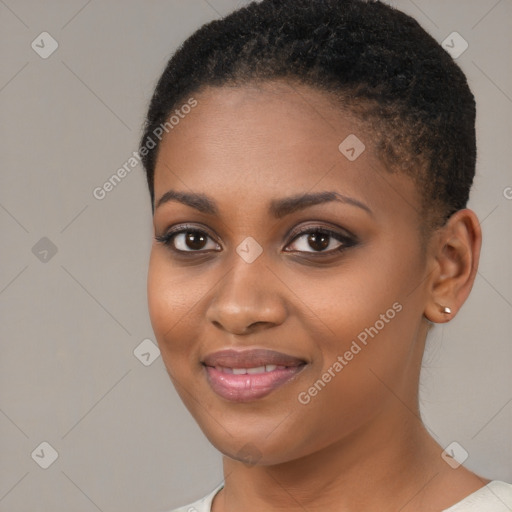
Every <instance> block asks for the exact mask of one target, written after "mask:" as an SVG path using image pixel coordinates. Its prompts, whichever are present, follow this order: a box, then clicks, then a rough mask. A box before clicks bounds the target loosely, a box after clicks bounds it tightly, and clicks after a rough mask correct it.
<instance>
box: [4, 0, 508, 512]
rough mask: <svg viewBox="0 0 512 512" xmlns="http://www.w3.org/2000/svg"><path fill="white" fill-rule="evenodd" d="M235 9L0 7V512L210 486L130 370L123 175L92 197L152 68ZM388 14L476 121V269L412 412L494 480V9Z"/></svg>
mask: <svg viewBox="0 0 512 512" xmlns="http://www.w3.org/2000/svg"><path fill="white" fill-rule="evenodd" d="M241 4H242V3H241V2H238V3H237V2H235V1H234V0H208V1H207V0H187V1H177V0H174V1H172V0H166V1H161V0H152V1H147V2H142V1H141V0H138V1H137V0H129V1H123V2H121V1H120V0H117V1H115V0H105V1H100V0H92V1H88V2H87V1H86V0H73V1H70V0H68V1H63V0H60V1H57V0H53V1H45V2H40V1H35V0H0V20H1V21H0V43H1V46H0V47H1V48H2V50H1V52H2V63H3V65H2V66H1V67H0V115H1V119H2V124H1V132H0V140H1V141H2V151H1V161H2V164H1V186H0V226H1V229H2V260H1V268H0V308H1V314H2V320H1V322H0V333H1V359H0V439H1V441H0V443H1V451H0V454H1V455H0V511H2V512H7V511H8V512H17V511H33V512H35V511H50V510H51V511H53V512H59V511H69V510H73V511H75V512H80V511H84V512H94V511H98V510H100V511H104V512H107V511H121V510H122V511H124V512H132V511H133V512H135V511H138V512H141V511H155V512H160V511H162V510H165V509H169V508H172V507H174V506H177V505H178V504H183V503H188V502H189V501H192V500H194V499H196V498H198V497H200V496H202V495H204V494H205V493H206V492H208V491H210V490H211V489H212V488H213V487H214V486H216V485H217V484H218V483H219V482H220V481H221V479H222V468H221V457H220V455H219V454H218V453H217V452H216V450H215V449H214V448H213V447H211V446H210V445H209V443H208V441H207V440H206V439H205V438H204V436H203V435H202V433H201V432H200V430H199V428H198V427H197V426H196V425H195V423H194V421H193V420H192V419H191V417H190V416H189V414H188V412H187V411H186V410H185V408H184V406H183V405H182V404H181V402H180V400H179V398H178V397H177V394H176V393H175V391H174V389H173V388H172V385H171V382H170V380H169V378H168V376H167V374H166V372H165V370H164V366H163V363H162V359H161V357H158V358H156V359H155V360H154V361H153V362H152V364H150V365H147V366H146V365H144V364H143V363H142V362H141V361H140V360H139V359H138V358H137V357H136V356H135V355H134V350H135V349H136V347H137V346H138V345H139V344H140V343H141V342H142V341H143V340H144V339H147V338H149V339H152V340H153V341H155V340H154V336H153V333H152V330H151V325H150V322H149V316H148V313H147V303H146V272H147V265H148V258H149V249H150V244H151V210H150V204H149V195H148V192H147V190H146V184H145V179H144V176H143V172H142V167H141V166H140V165H138V166H137V167H135V168H134V169H133V171H132V172H130V173H129V174H128V175H127V176H126V177H125V178H124V180H123V181H122V182H121V183H120V184H119V185H118V186H117V187H116V188H115V189H114V190H113V191H111V192H110V193H109V194H107V196H106V197H105V198H104V199H103V200H97V199H95V198H94V197H93V194H92V191H93V189H94V188H95V187H98V186H101V185H102V184H103V183H104V182H105V181H106V180H107V179H108V178H109V177H110V176H111V175H112V174H113V173H115V172H116V170H117V169H118V168H119V167H121V166H122V165H123V164H124V163H125V162H126V161H127V160H128V158H129V157H130V156H131V155H132V152H133V151H135V150H136V149H137V143H138V140H139V136H140V134H141V124H142V121H143V116H144V113H145V109H146V106H147V103H148V101H149V98H150V95H151V93H152V89H153V87H154V85H155V83H156V80H157V78H158V77H159V75H160V73H161V71H162V70H163V67H164V65H165V63H166V62H167V59H168V57H169V56H170V54H171V52H172V51H173V50H174V49H175V48H176V47H177V45H178V44H179V43H180V42H181V41H182V40H184V39H185V38H186V37H187V36H188V35H190V34H191V33H192V32H193V31H194V30H195V29H196V28H198V27H199V26H200V25H202V24H203V23H205V22H207V21H209V20H212V19H215V18H219V17H221V16H223V15H225V14H227V13H228V12H230V11H231V10H233V9H234V8H235V7H237V5H241ZM393 5H395V6H397V7H398V8H400V9H402V10H403V11H405V12H407V13H409V14H411V15H412V16H414V17H415V18H416V19H417V20H418V21H419V22H420V23H421V24H422V26H423V27H424V28H425V29H426V30H428V31H429V32H430V33H431V34H432V35H433V36H434V37H435V38H436V40H438V41H439V42H441V41H443V40H444V39H445V38H446V37H447V36H448V35H449V34H450V33H451V32H453V31H457V32H459V33H460V34H461V35H462V36H463V37H464V39H465V40H466V41H468V43H469V48H468V49H467V50H466V51H465V52H464V53H463V54H462V55H461V56H460V57H458V59H457V62H458V63H459V64H460V65H461V66H462V68H463V70H464V71H465V72H466V74H467V76H468V80H469V83H470V86H471V88H472V90H473V92H474V94H475V96H476V100H477V105H478V125H477V130H478V138H479V157H478V169H477V178H476V181H475V186H474V190H473V195H472V198H471V202H470V207H472V208H473V209H474V210H475V211H476V213H477V214H478V216H479V218H480V220H481V222H482V228H483V231H484V247H483V253H482V259H481V264H480V270H479V273H478V276H477V278H476V282H475V286H474V289H473V292H472V294H471V296H470V298H469V300H468V302H467V303H466V305H465V306H464V308H463V309H462V310H461V311H460V313H459V314H458V315H457V317H456V318H455V319H454V320H453V321H452V322H450V323H449V324H446V325H443V326H437V327H436V328H435V330H434V331H433V332H432V333H431V336H430V339H429V342H428V343H429V346H428V349H427V352H426V355H425V369H424V371H423V373H422V382H421V404H422V413H423V416H424V418H425V422H426V424H427V425H428V427H429V429H430V430H431V431H432V433H433V434H434V435H435V437H436V439H437V440H438V441H439V442H440V443H441V445H442V446H443V447H444V446H446V445H448V444H449V443H451V442H452V441H457V442H458V443H460V445H462V446H463V447H464V448H465V449H466V450H467V451H468V453H469V458H468V459H467V461H466V465H467V467H469V468H471V469H473V470H475V471H477V472H480V473H481V474H483V475H485V476H487V477H489V478H495V479H502V480H506V481H512V467H511V461H512V438H511V434H510V432H511V425H512V377H511V374H512V372H511V371H510V366H511V365H510V361H511V356H512V344H511V342H510V341H511V335H510V334H511V318H512V289H511V288H512V287H511V277H512V276H511V268H512V265H511V261H510V256H511V254H512V236H511V229H510V226H511V220H512V200H511V199H507V196H508V197H509V198H510V197H512V189H510V188H507V187H512V174H511V172H510V161H511V156H512V155H511V147H512V145H511V143H510V134H511V132H512V126H511V124H512V123H511V120H512V116H511V109H512V99H511V96H512V74H511V63H510V59H509V58H507V57H508V56H509V53H510V48H511V46H512V40H511V39H512V37H511V33H512V30H511V26H510V21H509V20H510V19H512V12H511V11H512V5H511V1H510V0H501V1H496V0H479V1H476V0H473V1H467V0H464V1H463V0H457V1H455V0H454V1H449V2H447V1H446V0H435V1H428V2H427V1H420V0H416V1H415V2H413V1H411V0H401V1H396V2H393ZM43 31H46V32H49V33H50V34H51V35H52V37H53V38H55V40H57V42H58V44H59V46H58V48H57V50H56V51H55V52H54V53H53V54H52V55H51V56H49V57H48V58H46V59H43V58H41V57H40V56H39V54H38V53H36V52H35V51H34V50H33V49H32V47H31V43H32V41H33V40H36V42H37V41H38V40H37V39H36V38H37V36H39V34H40V33H41V32H43ZM39 41H40V40H39ZM40 46H43V45H42V44H41V43H40ZM44 46H45V48H46V49H48V47H49V45H48V41H47V42H46V43H44ZM43 237H46V238H47V239H49V240H50V241H51V243H52V244H53V245H54V246H55V248H54V250H55V249H56V251H57V252H56V253H55V254H52V246H51V244H50V243H49V242H48V240H43V241H40V240H41V239H42V238H43ZM34 246H35V248H34ZM44 250H48V251H49V252H48V253H45V252H44ZM144 357H145V358H146V360H147V359H148V357H149V356H144ZM44 441H45V442H47V443H49V444H50V445H51V446H52V447H53V448H54V449H55V450H56V451H57V452H58V458H57V459H56V460H55V462H54V463H53V464H52V465H51V466H49V467H48V468H47V469H43V468H42V467H40V465H39V463H37V461H39V462H42V461H43V459H45V460H48V457H50V454H49V451H48V449H46V451H43V452H41V448H39V449H38V447H39V445H40V443H42V442H44ZM44 449H45V448H44V447H43V450H44ZM34 450H35V452H34ZM33 452H34V453H36V454H37V453H39V457H37V455H34V456H31V454H32V453H33Z"/></svg>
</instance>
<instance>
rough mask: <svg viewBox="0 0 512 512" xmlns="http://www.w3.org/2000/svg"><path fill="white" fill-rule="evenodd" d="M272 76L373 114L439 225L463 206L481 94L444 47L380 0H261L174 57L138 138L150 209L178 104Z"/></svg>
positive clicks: (383, 143) (372, 121)
mask: <svg viewBox="0 0 512 512" xmlns="http://www.w3.org/2000/svg"><path fill="white" fill-rule="evenodd" d="M275 79H284V80H286V81H289V82H290V83H292V82H294V83H300V84H304V85H309V86H312V87H314V88H316V89H317V90H321V91H325V92H328V93H330V95H331V96H332V97H333V98H336V100H337V103H338V104H339V105H340V108H341V109H346V110H347V109H348V111H349V112H351V113H353V114H355V115H356V116H357V118H358V119H359V120H361V121H362V122H363V123H366V126H367V127H368V129H369V130H371V131H370V132H368V133H371V134H372V141H373V144H374V147H375V149H376V151H377V154H378V155H379V158H381V160H382V161H383V162H384V163H385V164H386V167H387V169H388V170H389V171H390V172H395V171H398V172H404V173H406V174H408V175H410V176H412V177H413V179H414V180H415V182H416V183H417V185H418V187H419V190H420V193H421V194H422V203H423V204H422V208H423V210H422V213H423V212H425V213H426V214H430V213H432V214H433V215H426V216H427V217H428V218H430V219H431V222H429V224H430V225H436V226H437V225H439V223H440V222H441V223H442V222H444V221H445V220H446V219H447V218H448V217H450V216H451V215H452V214H453V213H454V212H455V211H457V210H459V209H462V208H465V207H466V204H467V201H468V199H469V191H470V188H471V185H472V182H473V178H474V174H475V162H476V136H475V115H476V108H475V100H474V97H473V94H472V93H471V90H470V89H469V86H468V83H467V80H466V76H465V75H464V73H463V72H462V70H461V69H460V67H459V66H458V65H457V64H456V63H455V62H454V60H453V58H452V57H451V56H450V55H449V54H448V53H447V52H446V51H445V50H444V49H443V48H442V46H441V45H440V44H439V43H438V42H437V41H436V40H435V39H434V38H433V37H432V36H430V35H429V34H428V33H427V32H426V31H425V30H424V29H423V28H422V27H421V26H420V25H419V24H418V22H417V21H416V20H414V19H413V18H411V17H410V16H408V15H406V14H405V13H403V12H401V11H399V10H397V9H395V8H394V7H392V6H390V5H387V4H385V3H383V2H381V1H378V0H262V1H261V2H251V3H250V4H248V5H247V6H245V7H242V8H240V9H237V10H235V11H233V12H232V13H230V14H229V15H227V16H225V17H224V18H221V19H218V20H213V21H211V22H209V23H206V24H205V25H203V26H202V27H200V28H199V29H198V30H197V31H196V32H194V33H193V34H192V35H191V36H190V37H188V39H186V40H185V41H184V42H183V43H182V44H181V45H180V46H179V48H178V49H177V50H176V52H175V53H174V55H172V57H171V58H170V60H169V62H168V63H167V66H166V68H165V70H164V72H163V74H162V75H161V77H160V79H159V81H158V83H157V85H156V88H155V91H154V94H153V97H152V99H151V102H150V105H149V109H148V113H147V117H146V120H145V124H144V134H143V136H142V138H141V141H140V150H141V152H142V153H141V154H142V157H141V160H142V162H143V165H144V169H145V172H146V177H147V182H148V186H149V191H150V195H151V204H152V208H153V212H154V207H155V205H154V200H155V198H154V171H155V163H156V160H157V155H158V148H159V144H158V142H159V141H158V142H156V143H155V141H154V139H155V136H154V133H155V129H157V128H158V127H159V126H162V125H163V124H164V123H166V121H167V119H168V116H169V115H170V114H171V113H172V111H173V109H175V108H176V107H177V106H178V105H179V104H180V102H183V101H184V100H185V98H187V97H190V95H191V94H192V93H198V92H199V91H200V90H201V89H203V88H205V87H209V86H210V87H222V86H227V85H230V86H243V85H244V84H251V83H256V82H261V81H271V80H275ZM160 131H161V130H160ZM166 131H167V129H166ZM150 140H151V141H153V143H152V144H150V143H149V141H150ZM340 142H341V141H340ZM150 146H154V147H152V148H151V149H148V148H149V147H150Z"/></svg>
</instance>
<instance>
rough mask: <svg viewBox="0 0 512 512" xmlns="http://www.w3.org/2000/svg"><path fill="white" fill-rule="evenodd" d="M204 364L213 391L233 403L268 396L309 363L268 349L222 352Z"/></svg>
mask: <svg viewBox="0 0 512 512" xmlns="http://www.w3.org/2000/svg"><path fill="white" fill-rule="evenodd" d="M201 362H202V364H203V366H204V368H205V371H206V377H207V380H208V383H209V384H210V387H211V388H212V390H213V391H214V392H215V393H216V394H217V395H219V396H220V397H222V398H224V399H226V400H229V401H232V402H249V401H253V400H257V399H260V398H263V397H265V396H267V395H268V394H270V393H271V392H272V391H274V390H276V389H277V388H279V387H281V386H282V385H283V384H285V383H286V382H288V381H290V380H291V379H293V378H294V377H295V376H296V375H297V374H298V373H300V372H301V371H302V370H303V369H304V368H305V366H306V364H307V362H306V361H305V360H303V359H300V358H297V357H294V356H291V355H288V354H283V353H281V352H275V351H273V350H266V349H253V350H244V351H236V350H232V349H230V350H222V351H220V352H214V353H213V354H209V355H207V356H206V357H205V358H204V360H203V361H201Z"/></svg>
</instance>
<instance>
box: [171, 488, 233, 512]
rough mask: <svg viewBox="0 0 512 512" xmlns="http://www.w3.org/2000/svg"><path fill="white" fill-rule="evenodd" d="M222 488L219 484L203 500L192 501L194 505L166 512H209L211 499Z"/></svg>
mask: <svg viewBox="0 0 512 512" xmlns="http://www.w3.org/2000/svg"><path fill="white" fill-rule="evenodd" d="M223 487H224V483H221V484H220V485H218V486H217V487H216V488H215V489H213V491H211V492H210V493H209V494H207V495H206V496H205V497H204V498H201V499H200V500H197V501H194V503H190V504H189V505H184V506H183V507H179V508H175V509H173V510H170V511H168V512H210V511H211V507H212V501H213V498H214V497H215V495H216V494H217V493H218V492H219V491H220V490H221V489H222V488H223Z"/></svg>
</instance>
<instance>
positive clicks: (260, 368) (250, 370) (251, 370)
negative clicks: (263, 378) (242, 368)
mask: <svg viewBox="0 0 512 512" xmlns="http://www.w3.org/2000/svg"><path fill="white" fill-rule="evenodd" d="M264 371H265V366H258V367H256V368H247V373H263V372H264Z"/></svg>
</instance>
